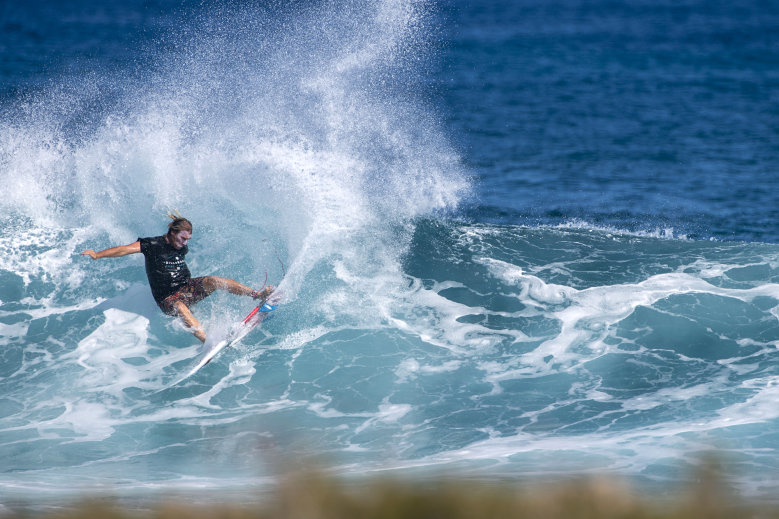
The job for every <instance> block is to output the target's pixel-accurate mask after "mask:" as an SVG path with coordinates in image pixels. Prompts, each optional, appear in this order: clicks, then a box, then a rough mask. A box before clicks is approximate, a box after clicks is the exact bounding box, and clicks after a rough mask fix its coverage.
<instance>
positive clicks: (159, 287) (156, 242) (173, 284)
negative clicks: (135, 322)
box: [138, 235, 191, 303]
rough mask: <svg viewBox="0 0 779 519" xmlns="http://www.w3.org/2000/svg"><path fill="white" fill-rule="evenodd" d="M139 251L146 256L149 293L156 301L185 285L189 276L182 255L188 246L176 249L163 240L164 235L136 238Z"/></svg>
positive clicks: (158, 301)
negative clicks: (139, 244) (139, 245)
mask: <svg viewBox="0 0 779 519" xmlns="http://www.w3.org/2000/svg"><path fill="white" fill-rule="evenodd" d="M138 241H139V242H141V252H142V253H143V256H144V258H146V276H147V277H148V278H149V285H150V286H151V294H152V295H153V296H154V300H155V301H157V303H160V302H162V300H163V299H165V298H166V297H168V296H169V295H171V294H173V293H175V292H176V291H177V290H178V289H179V288H181V287H182V286H184V285H186V284H187V282H188V281H189V278H190V277H191V274H190V273H189V267H187V264H186V262H185V261H184V256H186V255H187V252H189V248H187V246H186V245H184V246H183V247H182V248H180V249H178V250H176V249H175V248H173V246H172V245H170V244H169V243H168V242H167V241H165V236H164V235H163V236H156V237H154V238H138Z"/></svg>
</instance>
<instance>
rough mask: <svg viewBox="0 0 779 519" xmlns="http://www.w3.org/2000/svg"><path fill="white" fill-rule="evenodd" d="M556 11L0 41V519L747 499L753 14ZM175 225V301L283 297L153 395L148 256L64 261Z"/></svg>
mask: <svg viewBox="0 0 779 519" xmlns="http://www.w3.org/2000/svg"><path fill="white" fill-rule="evenodd" d="M41 5H46V6H48V4H46V3H42V4H41ZM561 5H562V7H561V11H559V12H557V11H556V12H550V11H548V9H547V8H545V7H544V5H543V4H534V3H532V2H521V3H518V4H517V3H509V2H506V3H496V4H490V7H489V9H488V8H487V7H486V6H484V5H481V4H466V3H464V2H462V3H461V2H452V3H446V4H440V5H438V4H425V3H415V2H411V3H406V2H379V1H376V2H346V3H343V4H341V3H338V4H324V5H320V4H316V3H295V4H291V5H288V6H283V7H279V6H273V5H263V6H260V7H253V8H242V9H238V8H227V7H225V5H222V4H219V3H206V5H205V6H201V5H200V4H198V5H188V4H184V5H183V6H181V5H179V4H176V5H167V4H165V3H159V4H155V6H154V7H150V6H142V5H135V4H133V3H129V4H127V5H125V6H124V7H115V8H108V7H105V8H96V7H95V6H94V5H92V4H91V3H89V2H82V3H75V4H73V5H71V6H70V7H69V9H70V11H69V15H68V16H55V15H54V14H52V16H50V17H49V16H47V15H46V14H45V13H48V12H49V11H48V10H45V9H44V11H42V12H43V13H44V14H41V15H39V16H38V17H35V16H33V15H32V14H31V13H30V12H29V11H26V10H25V9H26V8H25V7H13V8H10V7H8V8H6V11H5V12H4V15H5V19H4V22H3V23H4V24H5V25H4V28H5V29H6V30H5V31H3V34H4V36H3V40H2V41H3V49H4V51H5V52H6V53H8V54H9V56H11V57H12V58H13V59H9V60H8V61H7V62H6V63H5V64H4V65H3V67H4V68H2V78H3V81H4V88H3V97H2V113H3V117H2V119H1V120H0V175H2V179H3V185H4V192H3V194H4V196H3V197H2V199H1V200H0V221H2V224H3V225H2V227H1V228H0V244H1V245H2V249H3V251H4V253H3V255H2V256H0V345H2V348H0V460H2V464H1V465H0V505H5V506H9V505H10V504H13V503H15V502H18V501H20V500H21V501H24V500H33V499H36V500H37V499H42V496H44V497H45V496H50V497H52V498H53V499H59V498H61V496H62V495H80V494H81V493H83V492H95V491H105V492H109V493H112V494H119V495H128V496H138V495H142V494H149V493H154V492H158V491H159V492H162V491H173V492H176V493H179V494H180V495H187V496H190V497H191V498H193V499H194V498H195V497H196V498H198V499H201V500H205V501H208V500H218V499H219V497H218V496H219V495H222V496H223V495H231V496H236V497H237V498H239V499H246V498H247V496H248V495H250V494H251V495H254V494H253V492H254V491H255V489H256V488H272V486H273V483H274V481H275V478H276V474H277V469H278V466H279V465H284V464H287V463H293V462H294V463H297V462H299V461H300V460H306V459H311V458H315V459H318V460H324V462H326V464H327V466H329V467H331V469H332V470H333V471H334V472H335V473H337V474H342V475H345V476H353V477H360V476H362V475H364V474H366V473H384V472H385V471H393V473H394V474H399V475H401V476H403V475H407V474H415V475H419V474H421V473H428V472H432V473H440V472H445V473H448V474H451V473H463V474H468V475H481V476H486V477H492V478H517V479H522V478H534V479H535V478H539V477H556V476H570V475H576V474H581V473H593V472H594V473H598V474H600V473H608V474H614V475H618V476H623V477H627V478H630V480H631V481H633V482H635V483H636V484H639V485H645V486H647V487H649V488H654V489H657V488H660V489H673V488H676V486H677V485H679V484H683V483H684V482H685V481H686V480H687V478H689V474H690V470H691V469H692V467H694V466H695V465H696V464H698V463H699V461H700V459H701V457H702V456H704V455H705V454H706V453H707V452H710V451H712V450H716V451H717V452H719V453H720V454H721V455H722V456H723V465H724V467H725V470H726V475H727V477H728V479H729V480H730V481H731V482H732V483H733V484H734V485H735V486H736V487H737V488H738V489H739V490H740V491H742V492H744V493H746V494H750V495H760V496H764V497H771V496H773V495H775V492H776V489H777V481H779V463H777V460H778V459H779V458H778V457H777V450H776V445H777V444H779V441H778V440H779V438H777V432H776V431H777V430H778V429H777V423H778V419H779V407H777V405H776V403H777V400H778V399H779V386H778V385H777V375H779V368H777V367H776V366H777V365H776V352H777V345H779V245H777V243H776V242H777V227H776V225H775V223H774V222H775V221H776V215H777V214H776V207H777V204H776V202H777V190H776V180H775V178H776V177H775V175H772V167H773V164H775V163H776V159H777V158H779V157H777V150H779V146H775V144H777V142H776V141H777V133H776V131H775V130H774V129H772V125H771V122H772V120H773V119H772V117H773V118H775V115H776V113H777V112H776V107H777V105H776V102H777V101H776V96H775V95H774V92H775V87H776V85H777V83H776V72H775V70H776V69H775V67H774V66H773V65H774V64H775V63H776V62H777V55H776V50H775V49H776V48H777V47H776V46H775V45H773V43H775V41H776V34H775V31H771V30H770V28H771V27H772V25H771V24H772V20H775V19H776V16H777V14H776V13H775V12H773V11H771V10H770V9H767V8H765V7H763V8H762V10H761V8H759V7H758V6H757V4H755V5H754V6H752V5H749V6H746V7H738V8H736V7H733V8H729V7H727V6H720V5H716V6H704V5H703V4H698V3H694V2H690V3H687V4H683V5H681V6H680V7H675V6H672V5H670V4H669V5H664V4H659V5H656V4H652V5H649V4H642V3H640V2H626V3H599V2H596V3H593V4H592V5H591V6H584V5H579V4H576V3H563V4H561ZM588 5H589V4H588ZM34 7H40V6H38V5H36V6H34ZM52 12H55V13H56V11H52ZM667 27H673V28H674V30H664V28H667ZM63 28H66V29H68V30H65V29H63ZM35 34H37V35H38V37H34V36H31V35H35ZM617 78H618V80H617ZM650 87H651V88H650ZM752 116H755V117H752ZM170 209H178V210H179V211H181V213H182V214H184V215H186V216H187V217H188V218H190V219H191V220H192V221H193V223H194V226H195V229H194V233H193V240H192V242H191V243H190V251H191V252H190V255H189V256H188V260H189V266H190V269H191V270H192V272H193V274H194V275H209V274H213V275H220V276H227V277H231V278H234V279H238V280H240V281H242V282H244V283H247V284H250V285H252V286H255V287H260V286H262V285H263V283H265V282H266V281H267V282H268V283H272V284H276V285H279V287H280V291H281V292H282V293H283V303H282V305H281V306H280V307H279V308H278V309H277V310H276V311H275V312H274V315H273V317H272V318H271V319H269V320H267V321H266V322H265V323H263V326H262V327H261V328H260V329H258V330H256V331H254V332H252V333H251V334H250V335H248V336H247V337H246V338H245V339H243V341H242V342H241V343H240V344H238V345H236V346H235V347H234V348H232V349H230V350H229V351H225V352H224V354H222V355H221V356H219V357H218V358H217V359H216V360H214V361H213V362H212V363H210V364H209V365H208V366H207V367H206V368H204V369H203V370H201V371H200V372H199V373H197V374H196V375H195V376H194V377H192V378H191V379H189V380H187V381H186V382H184V383H182V384H180V385H177V386H174V387H170V384H171V383H172V382H173V381H175V380H176V379H178V378H179V377H180V376H181V375H182V374H183V373H184V372H186V370H187V368H188V366H189V365H190V363H191V362H192V361H193V360H194V358H195V357H196V356H197V354H198V352H199V345H198V344H197V341H196V340H195V339H194V338H193V337H192V336H191V335H190V334H189V333H187V331H186V330H184V329H183V327H182V326H181V325H180V324H179V323H178V322H176V321H173V320H171V319H169V318H167V317H165V316H164V315H163V314H162V313H161V312H160V311H159V310H158V309H157V307H156V306H155V305H154V302H153V301H152V299H151V294H150V292H149V289H148V286H147V285H146V280H145V274H144V270H143V261H142V258H141V257H140V256H130V257H125V258H120V259H105V260H100V261H97V262H93V261H91V260H89V259H87V258H85V257H82V256H80V255H79V254H78V253H79V252H80V251H82V250H84V249H86V248H94V249H101V248H105V247H109V246H112V245H116V244H124V243H129V242H131V241H134V240H135V239H136V238H137V237H139V236H153V235H157V234H161V233H162V232H163V231H164V228H165V227H164V226H165V224H166V221H165V217H164V216H163V213H164V212H166V211H168V210H170ZM250 309H251V302H250V301H248V300H245V299H241V298H238V297H235V296H230V295H224V294H217V295H214V296H212V297H211V298H209V299H208V300H206V301H204V302H203V303H201V304H199V305H198V306H197V307H195V314H196V315H197V316H198V318H200V319H201V321H202V322H203V323H204V324H205V326H206V328H207V330H208V331H209V333H210V334H211V336H212V337H215V338H216V337H220V336H222V335H224V334H225V333H226V331H227V328H228V327H229V325H230V323H232V322H235V321H236V320H238V319H239V318H241V317H242V316H243V315H244V314H245V313H247V312H248V311H249V310H250ZM217 490H218V491H219V493H217V492H216V491H217ZM212 491H213V492H212ZM0 511H2V508H0Z"/></svg>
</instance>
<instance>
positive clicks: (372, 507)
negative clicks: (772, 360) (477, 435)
mask: <svg viewBox="0 0 779 519" xmlns="http://www.w3.org/2000/svg"><path fill="white" fill-rule="evenodd" d="M692 480H693V481H695V482H694V483H691V484H690V486H689V488H688V489H687V490H685V491H684V492H680V493H679V494H677V495H674V496H665V497H662V498H659V497H658V496H648V495H639V494H638V493H637V492H635V491H633V490H631V489H630V488H628V487H627V486H625V485H623V484H621V483H619V482H617V481H614V480H609V479H604V478H583V479H578V480H575V481H568V482H560V483H556V484H544V485H537V486H527V485H519V484H516V483H506V482H502V483H496V482H474V481H465V480H454V479H451V480H449V479H441V480H438V481H437V482H430V481H429V480H426V481H425V482H424V483H422V482H416V483H409V482H399V481H396V480H370V481H368V482H365V483H363V484H359V485H357V484H354V483H353V482H352V483H349V484H347V483H344V482H342V481H340V480H336V479H333V478H328V477H325V476H322V475H321V473H315V472H308V473H306V474H304V475H298V476H295V477H288V478H285V479H284V482H283V483H282V484H280V486H279V488H278V489H277V490H276V491H275V492H273V493H272V494H270V495H269V497H268V499H266V500H263V501H262V503H263V504H262V505H256V506H252V507H247V506H242V505H239V504H223V505H210V506H200V505H193V504H191V503H189V504H188V503H185V502H175V503H174V502H170V503H163V502H160V503H159V504H157V505H154V506H151V507H149V508H148V509H146V510H143V511H138V510H126V509H121V508H120V507H119V506H117V505H115V504H111V503H110V502H108V503H106V502H105V500H103V501H100V502H98V501H93V502H83V503H81V504H77V505H73V506H69V507H63V508H59V509H56V510H51V509H50V510H49V511H48V512H31V511H29V509H27V510H26V511H25V510H20V511H16V512H11V513H8V514H5V515H3V514H0V517H3V518H4V519H5V518H11V519H17V518H18V519H21V518H27V519H31V518H34V519H39V518H41V519H44V518H45V519H92V518H94V519H98V518H99V519H182V518H184V519H356V518H365V519H368V518H375V519H460V518H463V519H465V518H468V519H473V518H476V519H493V518H494V519H507V518H534V519H535V518H538V519H594V518H599V519H601V518H603V519H697V518H700V519H719V518H738V519H745V518H755V519H772V518H777V519H779V505H777V504H776V503H773V504H771V503H768V504H767V503H762V504H747V503H745V502H743V501H742V500H739V499H737V498H735V497H734V496H733V494H732V492H730V491H729V490H728V489H727V488H726V486H725V485H724V484H723V483H722V481H721V480H720V479H718V478H717V477H716V476H714V475H713V474H711V473H710V472H706V471H703V472H701V473H700V474H699V475H698V476H697V477H695V478H692Z"/></svg>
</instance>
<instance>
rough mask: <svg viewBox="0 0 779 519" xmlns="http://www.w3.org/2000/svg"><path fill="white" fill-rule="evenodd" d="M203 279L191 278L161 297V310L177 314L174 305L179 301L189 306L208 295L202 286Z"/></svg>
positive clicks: (169, 313)
mask: <svg viewBox="0 0 779 519" xmlns="http://www.w3.org/2000/svg"><path fill="white" fill-rule="evenodd" d="M203 279H205V278H202V277H199V278H191V279H190V280H189V281H188V282H187V284H186V285H184V286H183V287H181V288H179V289H178V290H177V291H176V292H175V293H173V294H171V295H169V296H168V297H166V298H165V299H163V300H162V301H161V302H160V308H161V309H162V311H163V312H165V313H166V314H168V315H178V311H177V310H176V306H175V305H176V303H178V302H179V301H181V302H182V303H184V304H185V305H187V307H190V306H192V305H194V304H195V303H198V302H200V301H202V300H203V299H205V298H206V297H208V296H209V294H210V292H207V291H206V289H205V288H203Z"/></svg>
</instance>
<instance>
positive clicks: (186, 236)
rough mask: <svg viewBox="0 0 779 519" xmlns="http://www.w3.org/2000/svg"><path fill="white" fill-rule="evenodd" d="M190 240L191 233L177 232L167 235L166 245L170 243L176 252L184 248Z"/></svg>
mask: <svg viewBox="0 0 779 519" xmlns="http://www.w3.org/2000/svg"><path fill="white" fill-rule="evenodd" d="M190 238H192V233H191V232H189V231H179V232H177V233H169V234H168V243H170V244H171V245H172V246H173V248H174V249H176V250H178V249H181V248H182V247H184V246H185V245H186V244H187V242H189V240H190Z"/></svg>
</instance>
